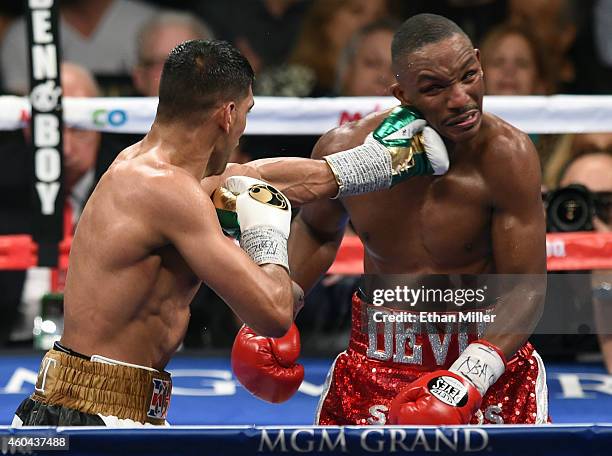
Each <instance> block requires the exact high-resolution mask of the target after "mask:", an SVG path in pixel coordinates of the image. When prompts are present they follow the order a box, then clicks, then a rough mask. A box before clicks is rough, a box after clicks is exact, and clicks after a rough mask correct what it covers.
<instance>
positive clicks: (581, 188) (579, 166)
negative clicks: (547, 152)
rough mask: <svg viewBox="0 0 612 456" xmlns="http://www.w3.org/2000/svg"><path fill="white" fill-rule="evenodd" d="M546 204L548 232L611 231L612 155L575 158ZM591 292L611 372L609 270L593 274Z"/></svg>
mask: <svg viewBox="0 0 612 456" xmlns="http://www.w3.org/2000/svg"><path fill="white" fill-rule="evenodd" d="M545 202H546V218H547V227H548V231H596V232H600V233H601V232H610V231H612V154H610V153H607V152H590V153H585V154H581V155H579V156H577V157H576V158H574V159H573V160H572V161H570V162H569V163H568V164H567V165H566V166H565V169H564V170H563V172H562V174H561V176H560V180H559V188H558V189H557V190H555V191H553V192H550V193H549V194H547V195H546V198H545ZM591 289H592V299H593V310H594V319H595V326H596V329H597V334H598V338H599V343H600V347H601V351H602V353H603V356H604V362H605V365H606V368H607V370H608V372H609V373H612V270H598V271H593V272H592V275H591Z"/></svg>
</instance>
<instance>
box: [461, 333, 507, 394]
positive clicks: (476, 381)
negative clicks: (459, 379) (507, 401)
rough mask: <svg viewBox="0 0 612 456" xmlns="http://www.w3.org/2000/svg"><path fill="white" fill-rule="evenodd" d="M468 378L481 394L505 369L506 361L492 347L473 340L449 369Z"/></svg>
mask: <svg viewBox="0 0 612 456" xmlns="http://www.w3.org/2000/svg"><path fill="white" fill-rule="evenodd" d="M449 370H450V371H451V372H454V373H456V374H459V375H461V376H463V377H465V378H466V379H468V380H469V381H470V382H471V383H472V384H473V385H474V386H475V387H476V389H478V391H480V394H481V395H482V396H484V395H485V393H486V392H487V390H488V389H489V388H490V387H491V385H493V384H494V383H495V382H496V381H497V380H498V379H499V377H501V376H502V374H503V373H504V371H505V370H506V363H505V361H504V359H503V358H502V357H501V356H500V355H499V353H498V352H497V351H496V350H495V349H494V348H492V347H490V346H488V345H485V344H481V343H478V342H473V343H471V344H470V345H468V347H467V348H466V349H465V350H464V351H463V353H461V355H459V358H457V360H456V361H455V362H454V363H453V365H452V366H451V367H450V369H449Z"/></svg>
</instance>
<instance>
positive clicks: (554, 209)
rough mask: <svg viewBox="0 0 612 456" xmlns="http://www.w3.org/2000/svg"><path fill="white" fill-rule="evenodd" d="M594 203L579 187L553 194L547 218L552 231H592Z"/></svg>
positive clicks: (564, 189)
mask: <svg viewBox="0 0 612 456" xmlns="http://www.w3.org/2000/svg"><path fill="white" fill-rule="evenodd" d="M592 216H593V203H592V201H591V199H590V197H589V193H588V192H587V191H586V189H585V190H583V189H581V188H579V187H578V186H570V187H566V188H562V189H559V190H557V191H556V192H553V194H552V195H551V198H550V199H548V204H547V209H546V217H547V222H548V225H549V228H550V231H561V232H566V231H588V230H591V229H592V223H591V221H592Z"/></svg>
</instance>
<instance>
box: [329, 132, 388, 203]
mask: <svg viewBox="0 0 612 456" xmlns="http://www.w3.org/2000/svg"><path fill="white" fill-rule="evenodd" d="M324 159H325V161H326V162H327V164H328V165H329V167H330V168H331V170H332V173H333V174H334V177H335V178H336V182H337V183H338V194H337V195H336V196H335V197H334V198H341V197H344V196H352V195H359V194H361V193H369V192H375V191H377V190H384V189H387V188H389V187H390V186H391V179H392V177H393V175H392V169H391V156H390V155H389V151H388V150H387V148H386V147H385V146H383V145H382V144H381V143H379V142H378V141H376V140H375V139H374V138H373V137H372V135H371V134H370V135H368V137H367V138H366V140H365V142H364V143H363V144H362V145H360V146H357V147H354V148H352V149H349V150H344V151H342V152H337V153H335V154H332V155H328V156H326V157H324Z"/></svg>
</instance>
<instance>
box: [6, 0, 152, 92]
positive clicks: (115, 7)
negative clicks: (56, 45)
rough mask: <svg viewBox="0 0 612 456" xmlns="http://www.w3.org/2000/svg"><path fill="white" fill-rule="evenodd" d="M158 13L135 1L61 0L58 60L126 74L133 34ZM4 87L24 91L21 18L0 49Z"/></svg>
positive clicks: (133, 51)
mask: <svg viewBox="0 0 612 456" xmlns="http://www.w3.org/2000/svg"><path fill="white" fill-rule="evenodd" d="M155 11H156V9H155V8H154V7H153V6H150V5H148V4H145V3H142V2H139V1H136V0H63V1H62V2H60V21H59V22H60V24H59V28H60V30H59V35H60V40H61V46H62V58H63V59H65V60H70V61H73V62H75V63H78V64H79V65H81V66H83V67H85V68H87V69H88V70H89V71H90V72H92V73H94V74H96V75H129V73H130V71H131V69H132V68H133V66H134V64H135V58H136V41H137V40H136V31H137V30H138V29H139V28H140V26H141V25H142V24H143V23H144V22H146V21H147V20H149V18H150V17H151V16H153V14H154V12H155ZM0 62H1V69H2V74H3V78H4V84H5V89H6V90H7V91H9V92H11V93H16V94H24V93H26V92H27V91H28V84H29V83H28V81H29V77H28V51H27V49H26V24H25V19H24V18H20V19H18V20H16V21H15V22H14V23H13V24H12V25H11V27H10V28H9V30H8V31H7V33H6V35H5V37H4V40H3V41H2V46H1V48H0Z"/></svg>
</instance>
